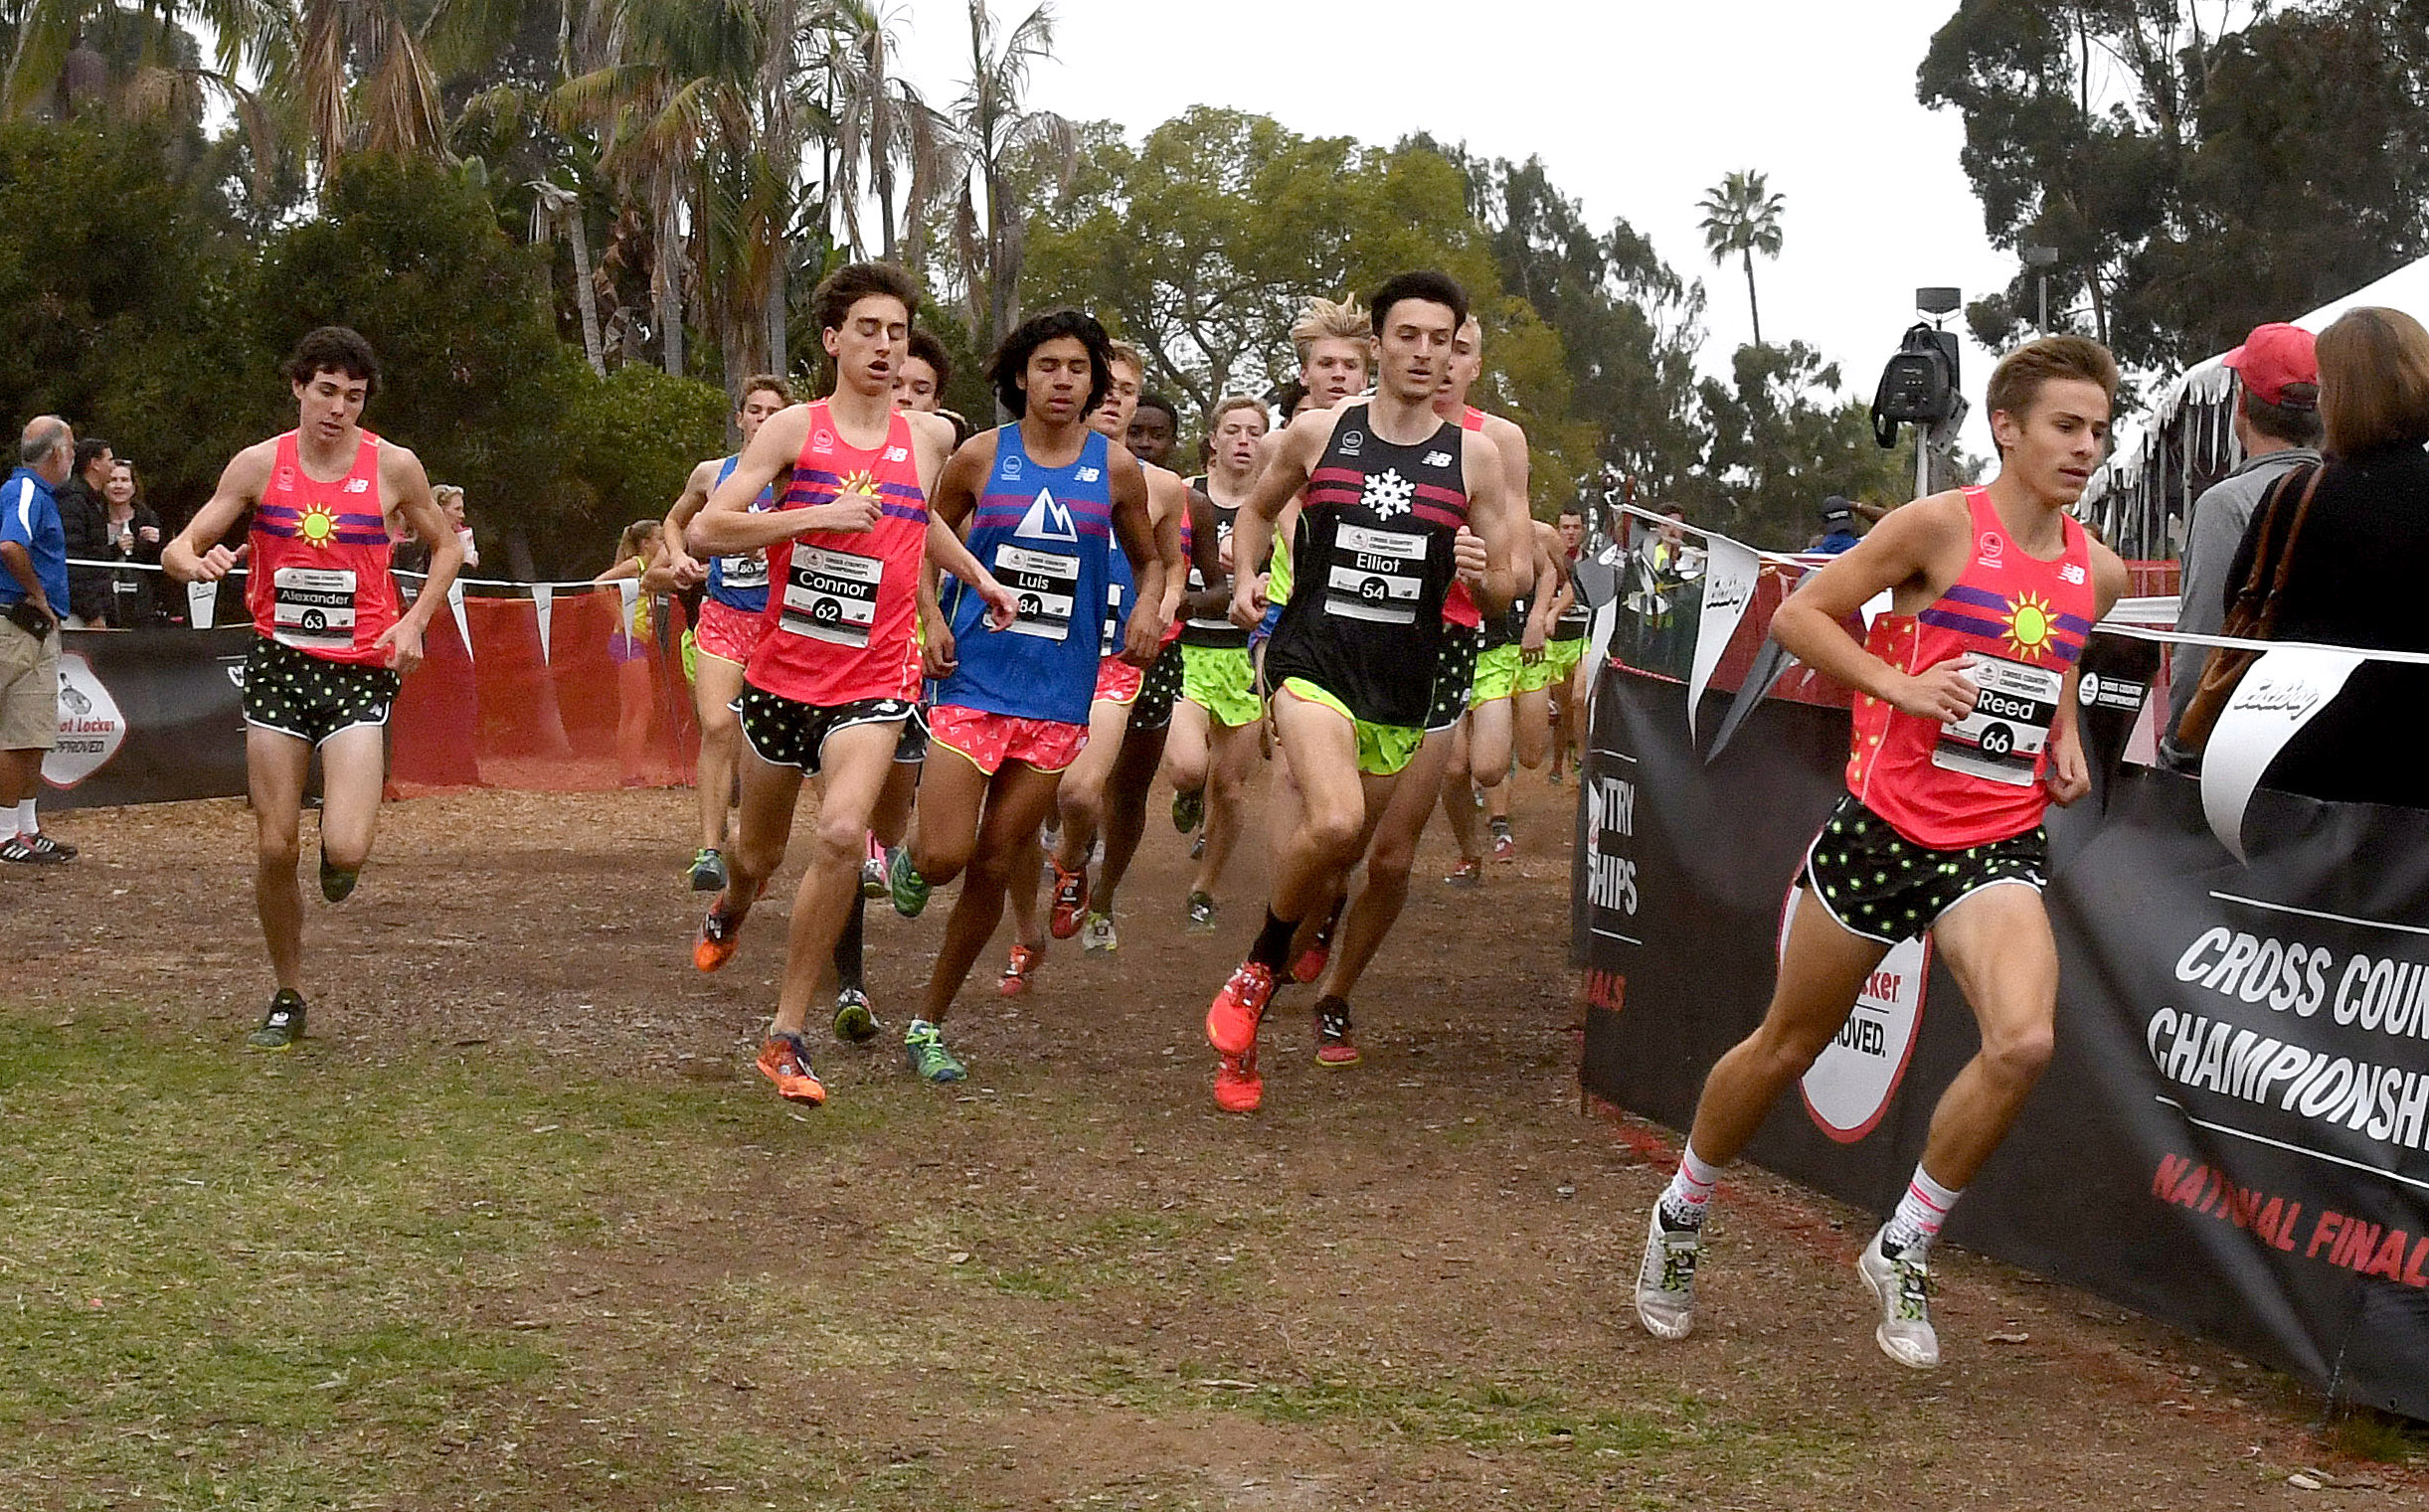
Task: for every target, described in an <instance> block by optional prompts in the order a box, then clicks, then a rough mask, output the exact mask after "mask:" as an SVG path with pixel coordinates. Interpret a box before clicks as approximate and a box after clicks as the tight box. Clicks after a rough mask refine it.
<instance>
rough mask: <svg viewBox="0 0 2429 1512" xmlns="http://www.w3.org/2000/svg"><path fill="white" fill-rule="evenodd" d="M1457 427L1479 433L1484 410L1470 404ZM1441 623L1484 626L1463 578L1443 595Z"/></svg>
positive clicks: (1482, 422)
mask: <svg viewBox="0 0 2429 1512" xmlns="http://www.w3.org/2000/svg"><path fill="white" fill-rule="evenodd" d="M1459 427H1460V428H1461V429H1462V430H1474V431H1475V432H1477V433H1478V434H1481V433H1482V432H1483V429H1484V412H1483V411H1481V410H1478V409H1477V408H1476V407H1475V406H1474V405H1470V406H1469V407H1468V412H1467V413H1466V414H1465V415H1462V416H1461V417H1460V418H1459ZM1443 623H1445V624H1456V625H1465V626H1467V627H1468V628H1469V629H1471V630H1480V629H1482V628H1483V627H1484V611H1483V610H1481V609H1479V608H1477V607H1476V606H1475V598H1473V597H1471V596H1470V595H1469V592H1468V584H1467V581H1466V580H1465V579H1461V578H1454V579H1452V580H1451V591H1450V592H1449V593H1447V594H1445V595H1444V596H1443Z"/></svg>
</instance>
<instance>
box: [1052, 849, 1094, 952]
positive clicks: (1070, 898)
mask: <svg viewBox="0 0 2429 1512" xmlns="http://www.w3.org/2000/svg"><path fill="white" fill-rule="evenodd" d="M1047 862H1048V864H1049V865H1051V866H1052V867H1053V868H1054V915H1053V917H1052V918H1050V919H1049V920H1047V922H1046V932H1047V933H1049V934H1051V935H1053V936H1054V937H1055V938H1057V939H1069V938H1071V936H1073V935H1074V934H1077V933H1079V932H1080V919H1081V916H1082V915H1085V914H1086V913H1087V912H1088V868H1087V867H1086V866H1082V867H1081V868H1080V869H1079V870H1078V871H1076V872H1066V871H1064V870H1063V863H1061V862H1060V861H1056V860H1054V859H1053V858H1052V857H1049V858H1047Z"/></svg>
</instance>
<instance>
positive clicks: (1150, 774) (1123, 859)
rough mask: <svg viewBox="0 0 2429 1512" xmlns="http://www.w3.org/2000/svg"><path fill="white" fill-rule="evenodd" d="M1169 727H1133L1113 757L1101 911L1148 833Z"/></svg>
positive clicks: (1107, 908) (1107, 911) (1110, 906)
mask: <svg viewBox="0 0 2429 1512" xmlns="http://www.w3.org/2000/svg"><path fill="white" fill-rule="evenodd" d="M1174 712H1175V714H1177V713H1178V711H1177V710H1176V711H1174ZM1169 728H1170V727H1168V726H1167V727H1164V728H1162V729H1156V730H1132V731H1131V732H1130V733H1129V734H1128V735H1126V736H1124V737H1123V739H1122V754H1121V755H1120V756H1116V757H1115V758H1114V771H1113V775H1112V776H1111V777H1109V778H1108V779H1107V781H1106V792H1107V796H1106V804H1105V865H1104V867H1103V868H1102V869H1101V870H1100V872H1099V874H1098V877H1097V887H1096V903H1095V908H1096V910H1097V912H1098V913H1100V914H1104V915H1108V916H1110V915H1112V913H1113V912H1114V894H1115V892H1116V890H1118V889H1119V888H1120V887H1121V886H1122V879H1123V878H1125V877H1127V876H1128V875H1129V871H1130V859H1131V858H1132V857H1134V856H1136V855H1137V854H1138V842H1139V840H1140V838H1141V837H1142V836H1144V835H1145V834H1146V831H1147V795H1148V794H1149V793H1151V792H1152V791H1154V788H1155V772H1156V768H1157V767H1159V766H1160V765H1161V764H1162V763H1163V758H1164V741H1165V736H1166V734H1167V732H1168V730H1169Z"/></svg>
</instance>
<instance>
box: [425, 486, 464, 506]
mask: <svg viewBox="0 0 2429 1512" xmlns="http://www.w3.org/2000/svg"><path fill="white" fill-rule="evenodd" d="M463 496H464V491H463V490H462V489H460V488H458V487H456V486H455V485H454V484H452V483H433V484H432V485H431V502H432V503H434V504H435V505H437V506H438V507H439V508H441V509H444V508H446V505H447V500H449V499H460V498H462V497H463Z"/></svg>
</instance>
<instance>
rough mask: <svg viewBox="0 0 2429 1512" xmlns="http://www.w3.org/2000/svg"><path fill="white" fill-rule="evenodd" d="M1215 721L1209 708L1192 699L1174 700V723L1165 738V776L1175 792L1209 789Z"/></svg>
mask: <svg viewBox="0 0 2429 1512" xmlns="http://www.w3.org/2000/svg"><path fill="white" fill-rule="evenodd" d="M1212 723H1213V722H1212V720H1211V719H1210V718H1209V717H1208V716H1207V713H1206V711H1205V710H1203V709H1201V708H1199V707H1198V706H1197V705H1195V704H1193V703H1191V702H1190V701H1189V700H1187V699H1185V698H1184V699H1179V700H1176V701H1175V702H1174V703H1173V705H1172V724H1171V727H1170V729H1169V731H1168V732H1167V735H1166V738H1165V740H1164V777H1165V780H1167V781H1169V782H1170V783H1171V784H1172V788H1173V790H1174V791H1175V792H1184V793H1186V792H1203V791H1204V790H1205V787H1206V765H1207V756H1208V754H1209V752H1210V750H1211V747H1212V738H1211V736H1210V735H1209V733H1208V727H1209V726H1210V725H1211V724H1212Z"/></svg>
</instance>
